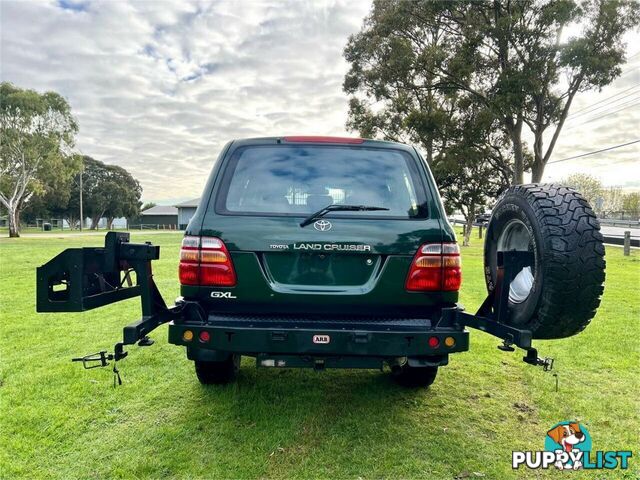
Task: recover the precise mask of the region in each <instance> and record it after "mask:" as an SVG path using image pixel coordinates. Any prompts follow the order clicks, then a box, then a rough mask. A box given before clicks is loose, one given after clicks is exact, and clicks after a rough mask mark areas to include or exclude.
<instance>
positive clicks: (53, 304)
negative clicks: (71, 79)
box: [36, 232, 553, 384]
mask: <svg viewBox="0 0 640 480" xmlns="http://www.w3.org/2000/svg"><path fill="white" fill-rule="evenodd" d="M129 238H130V237H129V233H124V232H108V233H107V234H106V236H105V245H104V247H85V248H69V249H67V250H64V251H63V252H62V253H60V254H58V255H57V256H55V257H54V258H52V259H51V260H50V261H49V262H47V263H46V264H44V265H42V266H41V267H38V269H37V295H36V310H37V311H38V312H83V311H86V310H91V309H93V308H98V307H101V306H104V305H109V304H111V303H115V302H119V301H121V300H126V299H129V298H133V297H136V296H140V303H141V309H142V318H141V319H140V320H138V321H137V322H134V323H132V324H130V325H127V326H126V327H124V330H123V340H122V342H118V343H116V345H115V347H114V352H113V353H107V352H106V351H101V352H97V353H94V354H91V355H86V356H84V357H80V358H74V359H73V361H74V362H82V364H83V366H84V367H85V368H95V367H106V366H107V365H109V362H110V361H113V362H114V365H113V370H114V384H115V380H116V377H117V380H118V383H121V380H120V376H119V373H118V370H117V368H116V362H117V361H118V360H121V359H123V358H125V357H126V356H127V354H128V352H126V351H124V346H125V345H133V344H135V343H138V345H139V346H141V347H145V346H150V345H152V344H153V340H151V339H150V338H149V337H148V334H149V333H151V332H152V331H153V330H155V329H156V328H158V327H159V326H160V325H163V324H165V323H168V322H170V321H172V320H175V319H178V318H180V317H181V315H182V313H183V309H184V308H194V309H196V310H198V309H201V307H200V306H199V305H197V304H194V303H188V304H185V303H179V304H176V305H174V306H172V307H167V305H166V303H165V302H164V300H163V298H162V295H161V294H160V291H159V290H158V287H157V285H156V283H155V281H154V279H153V273H152V269H151V262H152V261H153V260H157V259H158V258H159V257H160V247H158V246H154V245H151V243H150V242H146V243H144V244H137V243H130V242H129ZM532 264H533V254H532V253H530V252H516V251H510V252H498V262H497V269H498V272H497V281H496V285H495V288H494V289H493V291H492V292H490V293H489V295H488V296H487V298H486V299H485V301H484V302H483V303H482V305H481V306H480V308H479V309H478V311H477V313H476V314H475V315H471V314H469V313H466V312H464V310H463V308H462V307H461V306H456V307H452V308H445V309H443V310H442V316H441V318H440V319H439V321H438V322H437V324H436V325H435V327H434V328H437V327H438V326H440V327H454V328H459V329H463V328H464V327H471V328H475V329H478V330H482V331H484V332H486V333H489V334H491V335H493V336H495V337H497V338H500V339H502V340H503V343H502V345H500V346H499V347H498V348H499V349H500V350H502V351H514V348H513V346H514V345H515V346H517V347H519V348H522V349H524V350H525V351H526V355H525V356H524V357H523V361H524V362H526V363H528V364H530V365H537V366H542V367H543V368H544V370H545V371H548V370H551V369H552V368H553V359H550V358H545V359H541V358H539V357H538V353H537V350H536V349H535V348H533V347H532V346H531V341H532V334H531V332H530V331H529V330H524V329H519V328H517V327H514V326H511V325H508V319H509V309H508V295H509V285H510V284H511V281H512V280H513V279H514V278H515V276H516V275H517V273H518V272H520V270H522V268H524V267H525V266H530V265H532ZM132 272H135V277H136V284H135V285H133V281H132V278H131V274H132ZM194 313H196V316H199V315H202V314H203V313H204V312H194ZM94 363H97V364H96V365H94Z"/></svg>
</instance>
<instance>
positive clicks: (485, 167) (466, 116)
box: [432, 98, 510, 246]
mask: <svg viewBox="0 0 640 480" xmlns="http://www.w3.org/2000/svg"><path fill="white" fill-rule="evenodd" d="M457 110H459V111H460V112H464V113H463V114H461V115H458V116H456V118H455V119H456V124H455V126H454V127H453V128H451V129H450V130H449V135H448V136H449V142H448V145H447V147H446V148H443V149H441V150H440V151H439V152H438V154H437V155H436V156H435V157H434V160H433V164H432V170H433V174H434V176H435V178H436V180H437V182H438V187H439V189H440V193H441V195H442V197H443V199H444V203H445V206H446V207H447V208H448V209H449V210H451V209H456V210H459V211H460V212H461V213H462V215H463V216H464V218H465V229H464V238H463V242H462V245H463V246H468V245H469V237H470V235H471V228H472V226H473V222H474V220H475V217H476V215H477V214H478V213H484V211H485V209H486V207H487V205H488V204H489V202H490V200H492V199H495V198H496V197H497V196H498V194H499V193H500V192H501V191H502V190H504V189H505V188H507V186H508V185H509V178H510V172H509V168H508V165H509V161H508V147H509V145H508V140H507V139H506V138H505V137H504V135H503V136H495V134H494V131H495V130H494V129H493V128H492V124H493V121H494V118H493V117H492V115H491V114H489V113H488V112H487V111H486V109H484V107H483V106H482V105H481V104H479V103H477V102H473V101H472V99H470V98H467V101H462V102H460V104H459V108H458V109H457Z"/></svg>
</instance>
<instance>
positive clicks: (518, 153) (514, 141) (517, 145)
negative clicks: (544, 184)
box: [505, 118, 524, 185]
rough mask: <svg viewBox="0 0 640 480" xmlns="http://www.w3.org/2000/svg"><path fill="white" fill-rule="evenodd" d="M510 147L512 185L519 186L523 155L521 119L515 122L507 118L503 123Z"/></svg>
mask: <svg viewBox="0 0 640 480" xmlns="http://www.w3.org/2000/svg"><path fill="white" fill-rule="evenodd" d="M505 125H506V127H507V131H508V132H509V138H510V139H511V145H512V147H513V160H514V162H513V179H512V184H513V185H521V184H523V183H524V153H523V149H522V118H518V120H517V121H516V122H514V121H513V118H507V120H506V121H505Z"/></svg>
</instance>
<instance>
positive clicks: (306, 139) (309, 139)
mask: <svg viewBox="0 0 640 480" xmlns="http://www.w3.org/2000/svg"><path fill="white" fill-rule="evenodd" d="M284 141H285V142H293V143H351V144H359V143H364V138H349V137H319V136H313V135H299V136H292V137H284Z"/></svg>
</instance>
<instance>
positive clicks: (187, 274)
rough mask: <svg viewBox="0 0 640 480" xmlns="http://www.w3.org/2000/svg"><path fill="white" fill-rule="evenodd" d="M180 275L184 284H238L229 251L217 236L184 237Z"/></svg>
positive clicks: (226, 285) (228, 285)
mask: <svg viewBox="0 0 640 480" xmlns="http://www.w3.org/2000/svg"><path fill="white" fill-rule="evenodd" d="M179 276H180V283H181V284H182V285H202V286H219V287H233V286H235V284H236V272H235V270H234V268H233V263H231V256H230V255H229V251H228V250H227V247H226V246H225V244H224V242H223V241H222V240H220V239H219V238H216V237H193V236H186V237H184V238H183V240H182V248H181V249H180V268H179Z"/></svg>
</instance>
